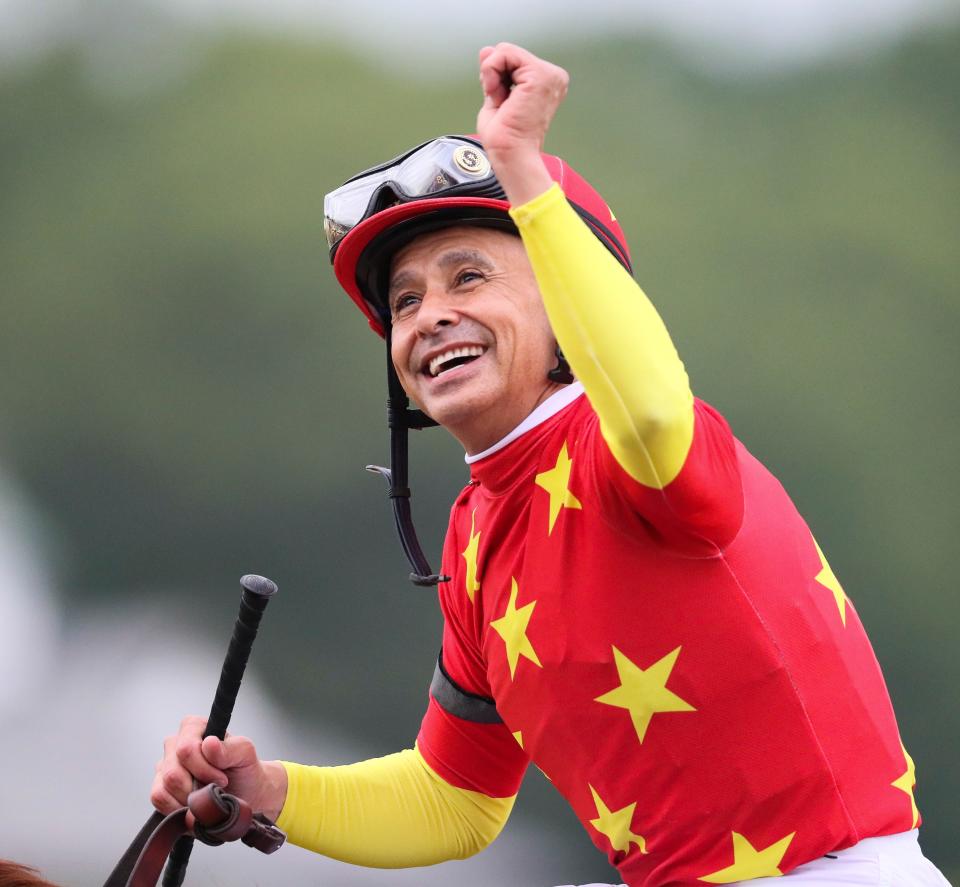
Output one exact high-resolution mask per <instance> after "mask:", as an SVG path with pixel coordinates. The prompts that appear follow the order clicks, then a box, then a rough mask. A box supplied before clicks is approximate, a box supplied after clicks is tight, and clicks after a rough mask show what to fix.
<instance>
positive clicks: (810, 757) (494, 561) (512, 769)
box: [418, 201, 918, 885]
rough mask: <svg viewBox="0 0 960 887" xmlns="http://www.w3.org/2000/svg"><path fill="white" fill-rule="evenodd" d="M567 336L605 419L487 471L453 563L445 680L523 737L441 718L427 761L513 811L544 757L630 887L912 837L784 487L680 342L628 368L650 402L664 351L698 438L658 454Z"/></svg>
mask: <svg viewBox="0 0 960 887" xmlns="http://www.w3.org/2000/svg"><path fill="white" fill-rule="evenodd" d="M545 202H546V201H545ZM539 211H541V212H543V211H544V210H539ZM546 241H547V242H548V243H549V238H546ZM563 261H565V258H564V259H563ZM543 264H544V260H543V257H542V256H541V264H540V265H539V266H538V265H537V264H536V263H535V268H537V270H538V274H539V273H540V271H541V269H542V267H543ZM579 264H580V265H585V264H587V263H585V262H580V263H579ZM624 276H625V275H624ZM541 289H542V290H543V291H544V295H545V301H547V304H548V309H550V308H551V307H554V308H555V306H551V303H550V301H548V295H547V292H548V290H550V291H551V292H553V291H555V289H556V288H555V287H554V288H551V285H550V281H547V284H546V285H544V282H543V281H542V280H541ZM610 289H611V287H607V290H606V291H607V292H609V291H610ZM584 301H585V300H584ZM551 320H552V321H553V322H554V327H555V329H557V327H558V324H557V321H556V318H555V317H554V315H553V313H551ZM557 334H558V337H560V338H561V342H562V344H563V346H564V350H565V353H567V354H568V357H569V359H570V361H571V364H572V365H573V366H574V368H575V370H576V371H577V375H578V377H579V378H582V379H584V384H585V385H586V387H587V393H588V395H590V396H591V399H588V397H587V396H581V397H579V398H577V399H575V400H573V402H571V403H569V404H568V405H566V406H565V407H563V408H562V409H561V410H560V411H559V412H557V413H556V414H555V415H553V416H552V417H550V418H548V419H547V420H546V421H544V422H542V423H541V424H539V425H538V426H536V427H535V428H533V429H531V430H529V431H527V432H526V433H525V434H523V435H522V436H520V437H519V438H518V439H516V440H514V441H512V442H511V443H509V444H508V445H507V446H505V447H503V448H502V449H500V450H498V451H497V452H495V453H493V454H491V455H489V456H487V457H485V458H483V459H481V460H479V461H477V462H474V463H473V464H472V466H471V482H470V484H469V485H468V486H467V487H466V488H465V489H464V491H463V492H462V494H461V495H460V496H459V498H458V499H457V501H456V504H455V505H454V507H453V510H452V514H451V519H450V524H449V528H448V533H447V539H446V543H445V548H444V555H443V565H442V572H444V573H446V574H447V575H449V576H451V577H452V579H451V581H450V582H448V583H446V584H444V585H442V586H441V590H440V601H441V605H442V609H443V614H444V618H445V631H444V641H443V653H442V669H443V675H444V676H445V678H446V680H447V681H449V683H450V684H452V685H453V687H454V688H459V689H460V690H462V691H465V692H466V693H468V694H473V695H474V696H479V697H488V698H490V699H492V700H494V702H495V707H496V712H497V714H499V716H500V718H502V724H490V723H476V722H472V721H470V720H469V715H467V717H458V715H457V714H456V712H457V711H458V708H457V706H456V705H455V704H454V705H447V707H446V708H444V707H443V705H442V703H441V701H438V699H437V698H434V699H433V700H432V701H431V703H430V708H429V711H428V713H427V715H426V717H425V719H424V722H423V726H422V729H421V733H420V736H419V738H418V747H419V749H420V751H421V753H422V754H423V756H424V759H425V760H426V762H427V763H428V764H429V766H430V767H431V768H432V769H433V770H434V771H435V772H436V773H438V774H439V775H440V776H441V777H442V778H443V779H445V780H446V781H447V782H449V783H450V784H452V785H455V786H459V787H461V788H465V789H470V790H474V791H479V792H483V793H485V794H487V795H491V796H507V795H511V794H513V793H514V792H516V790H517V787H518V784H519V781H520V778H521V774H522V773H523V771H524V769H525V766H526V763H527V759H528V758H529V759H531V760H533V761H534V762H535V763H536V764H537V766H538V767H540V769H541V770H543V771H544V773H546V775H547V776H548V778H549V779H550V780H551V781H552V782H553V784H554V785H555V786H556V787H557V789H558V790H559V791H560V792H561V793H562V794H563V795H564V797H565V798H566V799H567V800H568V801H569V802H570V804H571V806H572V807H573V809H574V810H575V812H576V814H577V816H578V818H579V819H580V821H581V823H582V824H583V825H584V827H585V828H586V829H587V831H588V832H589V833H590V835H591V837H592V838H593V840H594V842H595V843H596V845H597V846H598V847H599V848H600V849H602V850H603V851H605V852H606V853H607V854H608V855H609V858H610V860H611V862H613V863H614V864H615V865H616V866H617V867H618V868H619V870H620V872H621V874H622V876H623V878H624V880H625V881H626V882H627V883H628V884H629V885H641V884H642V885H660V884H675V883H691V884H692V883H698V882H706V883H729V882H732V881H737V880H745V879H748V878H755V877H761V876H764V875H775V874H778V873H782V872H786V871H788V870H790V869H791V868H794V867H795V866H797V865H799V864H801V863H804V862H808V861H810V860H812V859H815V858H817V857H819V856H822V855H823V854H825V853H827V852H829V851H831V850H835V849H839V848H843V847H848V846H850V845H852V844H854V843H856V842H857V841H858V840H860V839H861V838H865V837H871V836H876V835H883V834H889V833H895V832H901V831H906V830H909V829H911V828H913V827H914V826H915V825H916V824H917V822H918V813H917V811H916V808H915V806H914V804H913V796H912V793H911V789H912V764H911V763H910V761H909V758H908V757H907V755H906V753H905V751H904V749H903V747H902V746H901V744H900V740H899V734H898V731H897V725H896V722H895V719H894V714H893V710H892V707H891V704H890V700H889V697H888V694H887V690H886V687H885V685H884V681H883V677H882V675H881V673H880V669H879V667H878V665H877V661H876V658H875V656H874V654H873V651H872V649H871V646H870V643H869V641H868V639H867V636H866V634H865V632H864V630H863V626H862V625H861V623H860V620H859V619H858V617H857V613H856V611H855V609H854V607H853V605H852V604H851V603H850V601H849V600H848V598H847V597H846V596H845V594H844V592H843V589H842V587H841V585H840V583H839V582H838V580H837V579H836V577H835V576H834V574H833V572H832V570H831V569H830V566H829V564H828V563H827V560H826V558H825V556H824V554H823V552H822V551H821V549H820V547H819V546H818V545H817V542H816V541H815V539H814V537H813V535H812V533H811V531H810V529H809V528H808V527H807V525H806V524H805V523H804V521H803V519H802V518H801V517H800V515H799V514H798V513H797V511H796V509H795V507H794V506H793V504H792V502H791V501H790V499H789V497H788V496H787V494H786V492H785V491H784V490H783V488H782V486H781V485H780V484H779V482H778V481H777V480H776V479H775V478H774V477H773V476H772V475H771V474H770V473H769V472H768V471H767V470H766V469H765V468H764V467H763V466H762V465H761V464H760V463H759V462H758V461H757V460H756V459H754V458H753V457H752V456H751V455H750V454H749V453H748V452H747V450H746V449H745V448H744V447H743V445H742V444H741V443H740V442H739V441H737V440H736V438H734V436H733V435H732V434H731V432H730V429H729V427H728V426H727V423H726V422H725V421H724V419H723V418H722V416H720V415H719V414H718V413H717V412H716V411H715V410H714V409H712V408H711V407H710V406H708V405H707V404H705V403H702V402H700V401H693V400H692V398H690V397H689V395H686V394H685V393H684V389H685V383H686V376H685V374H683V371H682V365H681V364H679V360H678V359H677V358H676V357H675V353H674V352H673V349H672V345H669V340H660V341H656V342H648V343H647V347H645V348H643V349H637V348H636V347H634V348H633V349H632V350H631V349H626V348H625V347H624V349H623V351H622V358H623V362H624V363H627V364H628V365H629V363H630V362H635V364H636V367H635V370H636V376H637V378H638V379H642V380H643V382H641V383H639V385H638V386H637V387H640V385H642V384H647V385H649V384H651V383H650V377H651V375H652V373H651V369H650V367H649V365H647V364H645V363H644V360H649V357H650V354H651V353H654V354H656V353H657V351H658V350H660V351H661V352H662V355H661V356H660V357H657V358H656V364H657V366H656V368H655V369H656V372H658V373H660V375H659V377H656V383H655V384H656V390H657V392H658V393H660V392H662V391H663V390H664V389H666V390H668V391H669V390H673V391H676V392H678V394H676V395H675V396H674V402H675V403H677V404H678V407H677V412H678V414H682V411H683V410H689V415H690V416H691V417H692V422H690V423H689V424H687V425H683V423H682V422H675V423H674V425H675V426H677V427H678V429H679V430H677V431H676V432H675V435H674V437H675V439H674V441H673V442H672V443H671V442H670V441H667V442H666V443H664V441H663V440H662V438H663V437H664V436H665V435H669V433H670V432H669V428H668V429H667V430H666V431H664V430H662V429H655V430H654V431H653V432H647V433H646V440H648V441H649V440H651V439H654V440H655V441H657V443H659V444H660V451H659V452H656V451H655V448H654V447H650V446H645V445H644V444H643V441H642V438H643V437H644V434H643V433H638V435H637V438H638V443H637V444H636V445H635V446H634V447H633V449H634V450H635V452H634V453H633V454H632V455H631V454H630V453H629V451H630V449H631V441H630V439H629V437H630V433H631V431H630V429H628V430H627V431H626V432H623V433H620V432H619V430H618V427H617V423H618V419H619V417H618V414H617V410H618V408H620V406H621V404H622V402H623V401H624V400H626V399H627V398H626V397H625V396H624V392H623V389H624V388H625V387H629V385H625V384H624V383H623V382H620V383H619V384H617V385H613V386H609V384H608V379H609V377H610V375H611V374H612V371H609V368H605V370H604V373H603V374H601V379H600V381H601V383H602V384H608V388H612V390H614V391H615V392H616V399H615V400H614V402H613V403H612V404H610V403H608V402H607V401H605V397H606V392H605V391H603V390H600V391H596V390H594V391H593V392H591V381H594V380H592V379H591V375H590V367H589V366H584V359H583V357H582V356H581V355H580V354H578V353H577V350H576V344H577V343H578V342H579V343H582V341H583V339H584V338H585V336H584V335H579V331H578V336H577V337H576V341H575V342H570V339H571V337H570V336H569V335H568V337H567V340H564V339H563V338H562V337H561V331H560V330H559V329H557ZM588 335H589V330H588V331H587V334H586V336H587V337H588ZM630 337H631V338H632V339H633V340H634V341H635V340H636V338H637V331H636V330H634V331H632V332H630ZM568 343H570V344H573V345H574V347H569V344H568ZM606 347H607V348H616V347H617V344H616V343H609V344H608V345H607V346H606ZM638 351H642V352H643V355H644V356H643V357H639V356H637V355H638ZM578 358H579V360H578ZM615 370H619V368H615ZM619 371H620V372H624V376H623V377H622V378H628V379H629V366H628V367H627V369H626V371H623V370H619ZM653 375H654V376H656V373H653ZM594 389H596V385H594ZM649 397H650V395H646V398H647V400H649ZM567 399H569V397H568V398H567ZM608 417H609V418H608ZM664 424H666V423H664ZM658 433H659V434H660V439H658V438H657V437H656V435H657V434H658ZM671 447H673V449H674V450H676V449H678V448H679V449H680V451H681V455H680V456H679V457H671V454H670V450H671ZM616 448H619V450H620V453H618V454H616V455H615V453H614V450H615V449H616ZM651 450H653V452H651ZM623 452H627V453H628V455H627V456H626V457H624V456H623V455H621V454H622V453H623ZM631 458H632V459H633V462H632V464H631V463H630V459H631ZM671 459H672V461H671ZM628 468H629V469H630V470H629V471H628ZM437 685H438V682H435V688H436V687H437ZM448 692H449V691H448ZM434 695H435V696H436V693H435V694H434Z"/></svg>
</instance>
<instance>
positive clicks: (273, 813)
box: [257, 761, 287, 822]
mask: <svg viewBox="0 0 960 887" xmlns="http://www.w3.org/2000/svg"><path fill="white" fill-rule="evenodd" d="M262 766H263V786H262V789H261V792H260V804H259V807H260V809H259V810H258V811H257V812H260V813H263V815H264V816H266V817H268V818H269V819H270V820H271V821H273V822H276V821H277V819H279V817H280V812H281V811H282V810H283V805H284V803H285V802H286V800H287V770H286V768H285V767H284V766H283V764H281V763H280V762H279V761H264V762H263V765H262Z"/></svg>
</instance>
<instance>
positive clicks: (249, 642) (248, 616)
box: [162, 574, 277, 887]
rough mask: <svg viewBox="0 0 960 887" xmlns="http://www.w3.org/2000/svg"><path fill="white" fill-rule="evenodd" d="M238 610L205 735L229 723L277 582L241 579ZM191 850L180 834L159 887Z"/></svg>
mask: <svg viewBox="0 0 960 887" xmlns="http://www.w3.org/2000/svg"><path fill="white" fill-rule="evenodd" d="M240 587H241V588H242V589H243V591H242V593H241V594H240V613H239V614H238V615H237V621H236V622H235V623H234V626H233V635H232V637H231V638H230V646H229V647H227V655H226V657H225V658H224V660H223V668H222V669H221V671H220V681H219V682H218V683H217V692H216V693H215V694H214V697H213V705H212V706H210V717H209V718H207V728H206V730H204V731H203V735H204V738H206V737H207V736H216V737H217V738H218V739H223V738H224V737H225V736H226V735H227V727H229V726H230V717H231V716H232V715H233V706H234V704H235V703H236V701H237V693H238V692H239V690H240V683H241V682H242V681H243V673H244V671H245V670H246V667H247V660H248V659H249V658H250V650H251V649H252V648H253V642H254V640H255V639H256V637H257V629H258V628H259V627H260V619H261V617H262V616H263V611H264V610H265V609H266V608H267V604H268V603H269V602H270V598H271V597H273V596H274V595H275V594H276V593H277V585H276V583H275V582H271V581H270V580H269V579H267V578H266V577H264V576H257V575H255V574H249V575H247V576H243V577H242V578H241V579H240ZM192 851H193V838H191V837H183V838H180V839H179V840H178V841H177V843H176V844H174V845H173V850H172V851H171V852H170V859H169V861H168V862H167V867H166V870H165V871H164V873H163V884H162V887H181V885H182V884H183V879H184V877H185V876H186V874H187V863H189V861H190V854H191V852H192Z"/></svg>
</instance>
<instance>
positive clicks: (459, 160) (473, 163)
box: [453, 145, 490, 178]
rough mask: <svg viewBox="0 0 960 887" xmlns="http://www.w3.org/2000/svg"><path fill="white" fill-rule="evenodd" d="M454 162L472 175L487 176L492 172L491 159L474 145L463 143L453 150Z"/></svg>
mask: <svg viewBox="0 0 960 887" xmlns="http://www.w3.org/2000/svg"><path fill="white" fill-rule="evenodd" d="M453 162H454V163H455V164H456V165H457V166H458V167H459V168H460V169H462V170H463V171H464V172H465V173H469V174H470V175H472V176H477V177H478V178H479V177H480V176H485V175H487V173H489V172H490V161H489V160H487V157H486V155H485V154H484V153H483V151H481V150H480V149H479V148H474V147H473V145H461V146H460V147H459V148H457V150H456V151H454V152H453Z"/></svg>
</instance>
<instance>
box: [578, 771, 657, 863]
mask: <svg viewBox="0 0 960 887" xmlns="http://www.w3.org/2000/svg"><path fill="white" fill-rule="evenodd" d="M587 785H588V786H589V787H590V794H592V795H593V803H594V804H596V805H597V818H596V819H591V820H590V825H592V826H593V827H594V828H595V829H596V830H597V831H598V832H600V834H601V835H604V836H605V837H606V838H607V840H608V841H610V846H611V847H613V849H614V850H622V851H623V852H624V853H626V852H628V851H629V850H630V845H631V844H636V845H637V847H639V848H640V852H641V853H646V852H647V842H646V839H645V838H644V837H643V835H638V834H635V833H634V832H632V831H631V830H630V824H631V823H632V821H633V811H634V810H635V809H636V807H637V802H636V801H634V802H633V803H632V804H628V805H627V806H626V807H621V808H620V809H619V810H613V811H611V810H610V809H609V808H608V807H607V805H606V804H604V803H603V800H602V798H601V797H600V795H598V794H597V790H596V789H595V788H594V787H593V786H592V785H590V784H589V783H587Z"/></svg>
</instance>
